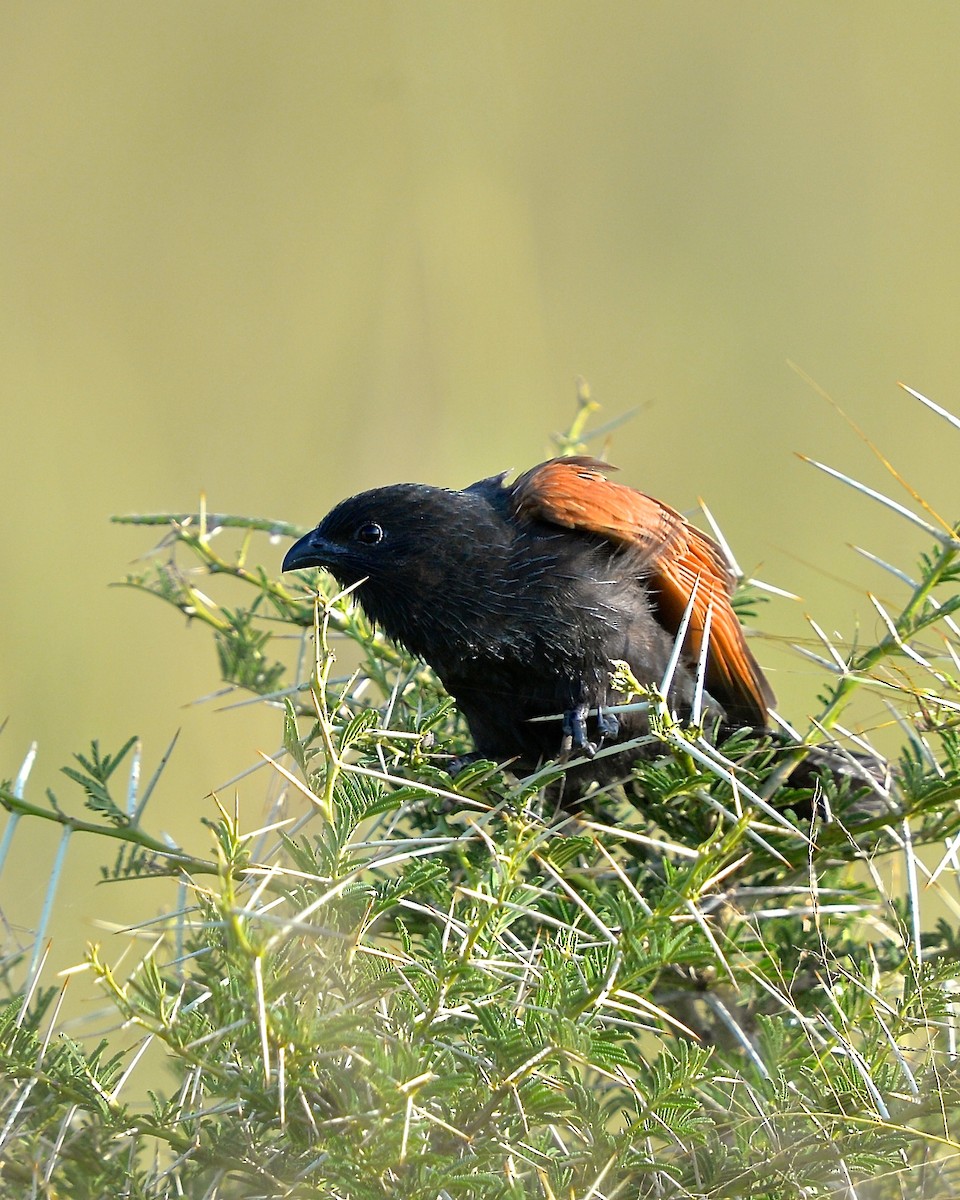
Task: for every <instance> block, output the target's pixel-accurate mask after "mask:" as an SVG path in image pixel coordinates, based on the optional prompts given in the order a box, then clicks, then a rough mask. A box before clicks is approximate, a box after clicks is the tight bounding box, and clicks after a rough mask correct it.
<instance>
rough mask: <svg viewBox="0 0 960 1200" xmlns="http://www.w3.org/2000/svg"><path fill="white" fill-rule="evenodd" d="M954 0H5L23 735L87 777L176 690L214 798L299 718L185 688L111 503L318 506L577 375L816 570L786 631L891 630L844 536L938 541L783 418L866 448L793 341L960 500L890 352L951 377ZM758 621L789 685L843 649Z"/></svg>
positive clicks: (955, 253)
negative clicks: (879, 504) (829, 471)
mask: <svg viewBox="0 0 960 1200" xmlns="http://www.w3.org/2000/svg"><path fill="white" fill-rule="evenodd" d="M958 36H960V10H958V9H956V8H955V7H953V6H950V5H924V6H919V5H902V4H898V3H882V2H874V3H871V4H852V5H843V6H840V5H828V4H810V3H780V4H777V5H761V4H755V3H740V2H737V3H731V2H729V0H720V2H711V3H691V4H685V5H677V4H674V3H641V4H636V3H618V2H610V3H605V4H602V5H579V4H572V3H519V4H518V3H515V2H510V3H498V2H496V3H495V2H489V0H488V2H485V3H482V4H447V3H417V4H409V3H367V2H359V3H351V4H339V5H338V4H327V3H312V4H299V3H290V4H284V5H258V4H252V3H246V2H243V0H241V2H239V3H229V4H226V3H205V4H196V3H192V2H190V3H178V2H164V3H162V4H161V3H154V2H140V3H137V4H135V5H131V4H126V3H116V2H112V0H105V2H101V3H98V4H96V5H86V4H51V3H45V2H37V0H30V2H23V3H16V2H10V3H7V4H5V5H4V6H3V8H2V9H0V145H2V161H3V175H4V183H3V187H2V189H0V351H2V361H3V389H4V390H3V417H4V422H3V431H4V438H3V446H4V455H3V463H4V466H3V479H4V498H5V512H4V515H3V521H2V523H0V561H2V564H3V572H4V586H3V588H2V589H0V665H2V666H0V717H2V716H8V717H9V721H8V724H7V727H6V729H5V732H4V734H3V737H2V740H0V775H9V774H12V773H13V772H14V771H15V770H16V767H17V765H18V764H19V762H20V759H21V758H22V756H23V754H24V753H25V752H26V749H27V746H28V745H29V743H30V741H31V740H32V739H34V738H36V739H37V740H38V741H39V743H40V757H39V759H38V765H37V768H36V771H35V777H34V784H35V785H45V784H55V786H56V787H57V788H58V789H59V788H61V784H60V783H59V782H56V768H57V767H58V766H59V765H60V764H61V763H62V762H64V761H66V759H67V758H68V757H69V755H70V753H71V752H72V751H74V750H75V749H79V748H82V747H83V745H84V744H85V743H86V742H88V741H89V739H90V738H92V737H99V738H101V739H102V740H103V742H104V743H105V744H113V745H119V744H120V742H122V741H123V740H124V739H125V737H126V736H127V735H128V734H130V733H134V732H136V733H139V734H141V735H142V737H143V738H144V740H145V744H146V755H147V758H148V759H149V758H150V756H151V755H152V756H153V760H154V761H155V759H156V758H157V757H159V755H160V754H161V752H162V750H163V748H164V747H165V746H166V744H167V742H168V741H169V739H170V737H171V735H172V734H173V732H174V730H175V729H176V728H177V727H178V726H182V728H183V735H182V737H181V741H180V745H179V747H178V749H177V752H176V755H175V757H174V761H173V763H172V764H171V767H170V769H169V771H168V773H167V776H166V784H165V800H164V804H165V806H166V808H165V812H166V813H167V814H168V821H169V826H170V828H171V829H172V830H174V831H175V832H177V833H178V834H179V835H180V836H185V831H186V830H189V829H191V828H192V827H193V825H194V823H195V820H196V817H197V815H198V814H199V813H207V812H209V811H210V802H209V801H208V800H206V799H205V795H206V793H207V792H208V791H209V790H210V789H212V788H216V787H217V786H218V785H220V784H222V783H223V782H224V780H226V779H228V778H230V777H231V776H233V775H234V774H235V773H237V772H238V771H240V770H242V769H243V768H244V767H246V766H248V765H251V764H252V763H253V762H255V761H256V750H257V749H258V748H261V749H267V750H269V749H271V748H273V747H274V745H275V744H276V743H277V741H278V724H279V721H278V718H277V717H276V716H275V714H273V713H272V712H270V711H269V710H264V709H261V708H248V709H244V710H240V711H239V712H233V713H231V714H222V713H218V712H217V711H216V705H215V704H208V705H206V706H203V707H189V708H185V707H184V706H185V705H187V704H189V702H190V701H192V700H194V699H195V698H197V697H199V696H201V695H204V694H206V693H208V692H210V691H211V690H212V689H213V688H214V687H215V685H216V664H215V662H214V660H213V657H212V653H211V651H210V647H209V644H208V641H207V639H205V638H202V637H200V636H196V637H193V636H184V635H183V634H182V633H180V632H179V631H178V630H177V629H176V628H175V625H174V622H173V621H172V620H171V617H170V614H169V612H167V611H164V610H163V609H162V608H161V606H159V605H156V606H154V607H151V606H150V605H149V604H148V603H146V602H144V601H143V600H142V599H140V598H138V597H135V596H134V595H133V594H131V593H129V592H126V591H123V590H115V591H111V590H108V587H107V585H108V584H109V583H110V582H111V581H112V580H116V579H118V578H121V577H122V576H123V574H124V573H125V571H126V568H127V564H128V562H129V560H130V559H131V558H132V557H133V556H135V555H137V554H139V553H141V552H142V551H143V549H144V537H143V531H142V530H129V529H123V528H117V527H111V526H110V525H109V524H108V517H109V515H110V514H111V513H114V512H120V511H131V510H151V509H183V508H191V507H193V506H194V504H195V503H196V497H197V495H198V493H199V492H200V490H201V489H203V490H205V491H206V493H207V495H208V498H209V503H210V505H211V507H213V508H215V509H218V510H226V511H241V512H245V513H249V514H260V515H270V516H277V517H280V518H284V519H287V520H291V521H299V522H301V523H303V524H307V523H310V522H312V521H314V520H316V519H317V518H318V517H319V516H320V515H322V513H323V512H324V511H325V510H326V509H327V508H328V507H329V506H330V504H331V503H332V502H334V501H335V500H337V499H339V498H340V497H341V496H342V495H344V494H346V493H348V492H351V491H355V490H358V489H360V488H362V487H369V486H372V485H375V484H378V483H383V482H389V481H394V480H399V479H422V480H428V481H430V482H434V483H441V484H451V485H460V484H463V483H466V482H468V481H470V480H472V479H474V478H477V477H478V476H480V475H483V474H489V473H491V472H493V471H496V470H500V469H503V468H505V467H509V466H514V467H523V466H526V465H529V464H530V463H532V462H533V461H536V460H537V458H538V457H541V456H542V455H543V453H544V452H545V451H546V450H547V449H548V445H547V435H548V433H549V431H550V430H552V429H556V428H559V427H561V426H563V425H565V424H566V423H567V421H568V419H569V416H570V412H571V409H572V403H573V397H574V393H575V384H574V380H575V377H576V376H577V375H583V376H585V377H587V378H588V379H589V381H590V384H591V387H592V390H593V394H594V396H595V397H596V398H597V399H598V400H600V401H601V403H603V405H604V406H605V408H604V411H605V415H607V416H613V415H616V414H617V413H619V412H621V411H624V410H626V409H628V408H632V407H639V409H640V412H639V414H638V415H637V417H636V418H635V419H634V420H633V421H632V422H631V423H630V424H629V425H627V426H626V427H625V428H624V429H622V430H621V431H619V433H618V435H617V437H616V439H615V441H614V444H613V447H612V449H611V457H612V458H613V460H614V461H616V462H618V463H619V464H620V465H621V467H622V468H623V475H622V478H623V480H624V481H625V482H629V483H633V484H635V485H637V486H640V487H642V488H643V489H644V490H647V491H651V492H653V493H655V494H657V495H659V496H662V497H663V498H664V499H666V500H668V501H670V502H671V503H673V504H675V505H677V506H679V507H681V508H692V507H693V506H694V505H695V503H696V499H697V497H698V496H701V495H702V496H703V497H704V498H705V499H706V500H707V501H708V503H709V505H710V507H711V509H712V511H713V512H714V513H715V515H716V516H717V518H718V519H719V521H720V522H721V524H722V526H723V528H724V531H725V533H726V535H727V537H728V539H729V540H730V542H731V543H732V545H733V547H734V549H735V551H736V553H737V555H738V557H739V558H740V560H741V563H742V565H743V566H744V568H745V569H746V570H747V571H748V572H750V573H759V574H761V575H762V576H763V577H764V578H766V579H768V580H770V581H771V582H773V583H776V584H778V585H780V586H781V587H785V588H788V589H790V590H792V591H795V592H797V593H800V594H801V595H802V596H803V603H802V604H800V605H797V604H790V603H788V602H786V601H779V602H776V603H774V604H771V605H768V606H766V607H765V608H764V610H763V611H762V612H761V613H760V616H759V619H758V625H759V626H760V628H761V629H762V630H763V631H764V632H765V633H767V634H769V635H771V637H772V638H779V637H783V636H787V635H789V636H794V635H797V634H799V633H802V632H803V628H804V627H803V612H804V611H811V612H813V613H814V614H816V616H817V618H818V620H819V621H820V623H821V624H822V625H823V626H824V627H826V628H828V629H830V630H833V629H837V630H838V631H839V633H840V635H841V636H842V637H847V638H849V637H852V636H854V635H855V633H856V628H857V620H858V616H859V618H860V619H862V620H863V621H864V622H869V623H870V626H871V628H872V627H873V624H874V621H875V617H874V616H873V615H872V610H870V609H869V608H868V607H867V605H866V602H865V599H864V595H863V593H864V591H865V590H866V589H868V588H875V589H879V590H880V591H881V592H883V591H884V590H885V589H889V581H888V579H887V578H886V577H884V576H882V575H881V574H879V573H878V572H876V571H874V570H873V569H871V568H870V567H869V566H868V565H867V564H866V563H865V562H864V561H862V560H860V559H858V558H856V557H855V556H854V555H853V554H852V553H851V552H850V550H849V549H848V547H847V543H848V542H851V541H854V542H858V543H860V544H865V545H867V546H869V547H870V549H871V550H872V551H874V552H875V553H877V554H879V555H881V556H882V557H885V558H888V559H892V560H894V561H897V562H898V563H901V564H903V563H906V562H909V560H910V558H911V556H912V551H911V550H910V549H909V547H912V545H913V544H914V543H913V542H912V541H910V540H909V536H908V533H907V530H906V527H898V526H897V525H896V524H895V522H894V521H892V520H890V519H884V517H883V516H882V514H881V513H880V510H879V509H878V508H876V507H875V506H871V505H868V504H865V503H864V502H863V501H862V499H860V498H858V497H857V496H855V495H854V494H853V493H850V494H846V493H844V492H843V489H840V488H838V487H836V486H834V485H832V484H830V483H829V481H827V480H826V479H824V478H823V477H821V476H819V475H817V474H816V473H814V472H813V471H811V470H810V469H809V468H808V467H805V466H804V465H803V464H801V463H800V462H799V461H798V460H797V459H796V458H795V456H794V451H798V450H799V451H803V452H806V453H808V454H810V455H812V456H814V457H817V458H822V459H826V460H827V461H830V462H833V463H835V464H837V465H839V466H841V467H842V468H844V469H847V470H849V471H850V472H851V473H852V474H855V475H857V476H858V477H859V478H862V479H865V480H866V481H867V482H878V481H879V479H880V474H879V472H880V468H879V467H878V466H876V465H875V464H874V463H873V461H872V460H871V459H870V456H869V454H868V452H867V451H866V450H865V448H864V447H863V445H862V444H861V443H860V442H859V441H858V440H857V438H856V436H855V435H854V434H853V433H852V432H851V431H850V430H849V428H848V427H847V426H845V425H844V423H843V422H842V420H841V419H840V418H839V417H838V416H837V414H836V413H835V412H834V411H833V410H832V409H831V408H830V407H829V406H828V405H827V404H826V403H825V402H824V400H823V399H822V398H821V397H820V396H819V395H818V394H817V392H816V391H815V390H814V389H813V388H812V387H811V386H810V385H809V383H808V382H806V381H804V379H802V378H801V377H800V376H799V375H798V374H797V373H795V372H794V371H793V370H791V368H790V367H789V366H788V360H791V361H793V362H796V363H797V364H799V366H800V367H801V368H802V369H803V370H804V371H806V372H807V373H809V375H810V376H812V377H813V378H814V379H816V381H817V382H818V383H819V384H820V385H822V387H823V388H825V389H826V390H827V391H829V392H830V394H831V395H833V396H834V397H835V398H836V400H837V402H838V403H840V404H842V405H843V407H844V408H845V409H847V410H848V411H849V412H850V413H851V414H852V415H853V416H854V417H855V418H856V420H857V421H858V422H859V423H860V424H861V425H863V426H864V427H865V428H866V429H867V430H868V431H869V433H870V435H871V437H872V438H873V439H874V440H875V441H876V442H877V443H878V444H879V445H880V446H881V447H882V448H883V449H884V450H885V451H886V452H887V453H888V454H889V455H890V456H891V457H893V458H895V460H896V462H897V464H898V466H899V467H900V469H901V470H902V471H903V473H904V474H905V476H907V477H908V478H909V479H911V480H913V481H914V482H915V483H916V485H917V486H918V487H919V488H920V490H921V491H923V492H924V494H925V496H926V497H927V499H928V500H929V501H930V502H931V503H932V504H933V505H934V506H936V507H939V508H940V509H941V510H943V511H944V512H945V515H947V516H949V517H956V515H957V514H956V467H955V452H953V451H952V448H951V444H950V441H949V439H947V438H945V437H944V436H943V427H942V425H941V424H940V423H938V422H937V421H936V419H935V418H933V417H932V416H930V415H929V414H925V413H924V412H922V411H921V410H919V409H918V408H917V407H916V406H915V405H914V404H913V403H912V402H911V401H909V400H908V398H907V397H905V396H904V395H903V394H902V393H900V392H899V391H898V390H897V389H896V388H895V386H894V384H895V381H896V380H897V379H898V378H904V379H906V380H907V381H908V382H909V383H911V384H912V385H913V386H915V387H917V388H919V389H920V390H921V391H923V392H924V393H925V394H926V395H928V396H931V397H932V398H933V399H935V400H939V401H940V402H941V403H943V404H945V405H947V406H948V407H953V408H954V409H956V382H957V379H958V378H960V370H958V367H960V338H958V336H957V292H958V286H960V285H958V281H960V232H958V226H957V221H956V197H957V195H958V194H960V142H958V140H957V137H956V129H957V120H958V115H960V77H958V74H957V71H956V69H955V67H956V63H955V59H956V47H957V45H958ZM598 449H599V447H598ZM885 486H888V484H885ZM905 547H906V549H905ZM281 553H282V547H280V546H277V547H276V551H275V556H274V559H273V561H271V562H268V563H266V564H265V565H266V566H267V567H268V568H270V569H274V570H276V569H279V562H280V557H281ZM758 654H759V657H760V659H761V661H763V662H764V663H765V664H766V665H769V666H770V667H771V668H772V672H771V673H772V679H773V682H774V685H775V687H776V690H777V693H778V696H779V698H780V702H781V707H782V708H783V710H784V712H785V713H787V715H789V716H791V717H792V718H793V719H795V720H796V721H798V722H800V721H802V718H803V715H804V713H805V712H806V711H808V709H809V708H811V707H812V705H813V703H814V696H815V693H816V690H817V689H818V687H819V686H821V684H822V677H821V676H820V675H819V673H818V672H817V669H816V668H815V667H814V666H813V665H810V666H807V665H806V664H805V663H804V662H802V661H801V660H799V659H797V658H791V657H788V656H786V655H785V654H783V653H782V652H781V651H779V650H778V648H777V646H776V644H775V643H774V642H773V641H771V642H770V643H769V644H767V645H764V644H763V643H761V644H759V648H758ZM874 715H877V714H874ZM870 717H871V714H869V713H868V714H865V719H868V720H869V719H870ZM70 786H71V785H69V784H67V783H66V782H65V781H64V782H63V785H62V787H63V788H64V789H66V790H69V788H70ZM230 791H231V792H232V789H230ZM260 796H261V792H260V790H258V787H257V786H256V785H248V786H245V787H244V788H243V790H242V794H241V798H242V802H243V803H245V804H247V805H249V806H251V807H253V808H255V807H256V806H257V805H258V804H260V803H261V799H260ZM30 836H35V837H37V838H38V839H39V840H38V841H37V843H36V848H35V853H34V852H33V849H32V847H31V846H30V842H29V838H30ZM21 837H22V839H23V840H22V841H21V842H20V843H18V848H17V849H18V852H17V858H16V861H14V862H12V863H11V864H10V865H9V866H8V874H7V875H6V876H5V877H4V881H3V884H4V888H3V894H4V910H5V914H6V916H7V917H8V918H9V919H11V920H13V921H14V922H16V921H18V920H22V921H23V922H24V923H29V921H30V920H32V919H33V918H34V917H35V913H36V907H37V904H38V903H39V898H40V897H41V896H42V893H43V889H44V887H45V884H46V879H47V876H48V873H49V859H50V853H51V850H52V845H50V844H47V843H45V842H43V840H42V838H41V836H40V834H39V832H38V831H29V832H27V833H24V834H22V835H21ZM81 849H82V848H81V847H80V846H79V845H78V846H76V847H75V848H74V849H73V851H72V853H71V857H70V861H69V863H68V871H67V876H66V878H65V880H64V883H63V885H62V887H61V892H60V897H61V899H60V920H61V925H60V929H61V930H69V929H72V928H74V927H75V926H78V927H79V928H80V929H81V930H82V931H83V933H84V935H85V936H89V934H90V932H91V921H92V919H93V918H94V917H95V916H96V915H98V914H102V913H104V912H105V911H109V909H110V905H111V897H110V896H103V895H100V896H94V895H93V894H91V891H90V887H89V879H90V876H91V874H92V866H91V864H90V863H89V862H86V863H85V862H84V861H83V857H82V854H81V853H80V851H81ZM144 896H145V893H144ZM125 903H129V898H126V899H125ZM143 903H144V904H145V906H146V908H147V909H148V908H149V901H147V900H146V899H145V900H144V901H143ZM113 915H114V917H116V914H115V913H114V914H113ZM134 915H135V914H131V919H132V917H133V916H134ZM77 953H78V950H77V943H76V942H75V941H74V940H73V939H72V938H69V937H67V938H65V939H63V940H61V941H59V942H58V943H57V944H56V945H55V949H54V958H53V961H54V962H55V963H57V962H59V963H61V964H62V963H63V962H66V961H72V960H73V958H75V957H76V955H77Z"/></svg>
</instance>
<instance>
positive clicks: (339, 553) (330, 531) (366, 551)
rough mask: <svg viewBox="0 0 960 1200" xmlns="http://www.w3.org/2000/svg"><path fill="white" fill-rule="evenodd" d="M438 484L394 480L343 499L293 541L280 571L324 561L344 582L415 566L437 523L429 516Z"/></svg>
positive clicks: (379, 577) (380, 576)
mask: <svg viewBox="0 0 960 1200" xmlns="http://www.w3.org/2000/svg"><path fill="white" fill-rule="evenodd" d="M437 493H439V494H440V495H441V496H442V495H445V494H446V493H443V492H442V491H441V489H439V488H431V487H426V486H422V485H420V484H412V483H410V484H407V483H402V484H396V485H395V486H393V487H384V488H375V489H374V490H373V491H370V492H361V493H360V494H359V495H358V496H351V497H350V499H349V500H343V501H342V502H341V503H340V504H338V505H337V506H336V508H334V509H332V510H331V511H330V512H329V513H327V515H326V516H325V517H324V518H323V520H322V521H321V522H320V524H319V525H318V526H317V527H316V529H312V530H311V531H310V532H309V533H308V534H306V535H305V536H304V537H302V538H301V539H300V540H299V541H298V542H295V543H294V544H293V545H292V546H291V547H290V549H289V550H288V551H287V553H286V555H285V557H284V560H283V570H284V571H298V570H301V569H302V568H304V567H325V568H326V569H327V570H328V571H330V572H331V573H332V574H333V575H334V576H336V578H337V580H338V581H339V582H340V583H342V584H343V585H344V586H345V587H349V586H350V585H352V584H356V583H359V582H360V580H363V579H369V580H370V581H371V582H372V583H373V584H374V585H376V584H377V583H379V582H382V581H384V580H385V579H386V578H387V577H388V576H389V577H392V578H394V579H396V577H397V575H398V573H402V572H403V571H404V570H410V569H411V568H414V569H415V565H416V563H417V561H418V560H419V559H421V558H422V557H423V556H424V554H425V553H426V552H427V546H426V543H427V542H428V541H429V535H430V534H431V532H432V530H434V529H435V528H436V525H435V522H434V521H433V520H432V517H433V515H434V513H435V510H436V508H437V499H436V494H437Z"/></svg>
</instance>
